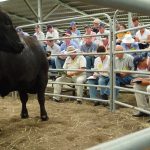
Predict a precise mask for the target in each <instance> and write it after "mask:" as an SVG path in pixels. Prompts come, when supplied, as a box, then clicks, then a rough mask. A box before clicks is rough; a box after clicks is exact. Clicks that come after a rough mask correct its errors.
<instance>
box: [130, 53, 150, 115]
mask: <svg viewBox="0 0 150 150" xmlns="http://www.w3.org/2000/svg"><path fill="white" fill-rule="evenodd" d="M149 62H150V61H149V58H148V57H146V56H143V55H141V56H137V57H135V58H134V65H135V69H136V70H138V71H149V66H150V63H149ZM132 83H133V84H134V86H133V87H134V89H135V90H140V91H145V92H148V93H150V77H148V76H145V77H144V76H142V77H137V78H135V79H133V80H132ZM148 97H149V102H148V101H147V98H146V95H144V94H140V93H136V92H135V98H136V103H137V106H138V107H139V108H142V109H145V110H148V111H150V105H149V103H150V96H148ZM133 116H134V117H143V116H149V115H148V114H146V113H143V112H140V111H139V112H138V113H136V114H133Z"/></svg>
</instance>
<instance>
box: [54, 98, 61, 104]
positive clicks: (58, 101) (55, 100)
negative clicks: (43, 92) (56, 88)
mask: <svg viewBox="0 0 150 150" xmlns="http://www.w3.org/2000/svg"><path fill="white" fill-rule="evenodd" d="M53 101H54V102H57V103H60V102H61V101H60V100H59V99H56V98H53Z"/></svg>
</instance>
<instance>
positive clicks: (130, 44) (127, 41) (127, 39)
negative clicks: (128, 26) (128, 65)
mask: <svg viewBox="0 0 150 150" xmlns="http://www.w3.org/2000/svg"><path fill="white" fill-rule="evenodd" d="M121 46H122V47H123V48H124V51H127V50H139V45H138V43H137V42H135V40H134V39H133V38H132V35H131V34H126V35H125V36H124V38H123V39H122V43H121ZM131 55H132V56H133V57H135V56H136V55H138V53H136V52H135V53H131Z"/></svg>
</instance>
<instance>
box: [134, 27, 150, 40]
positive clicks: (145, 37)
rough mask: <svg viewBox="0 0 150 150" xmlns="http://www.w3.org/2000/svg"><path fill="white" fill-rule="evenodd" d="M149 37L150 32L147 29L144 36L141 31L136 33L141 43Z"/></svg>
mask: <svg viewBox="0 0 150 150" xmlns="http://www.w3.org/2000/svg"><path fill="white" fill-rule="evenodd" d="M149 35H150V30H148V29H145V30H144V33H143V34H141V32H140V30H139V31H138V32H137V33H136V37H137V38H139V40H140V42H143V41H146V40H147V38H148V36H149Z"/></svg>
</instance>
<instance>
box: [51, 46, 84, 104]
mask: <svg viewBox="0 0 150 150" xmlns="http://www.w3.org/2000/svg"><path fill="white" fill-rule="evenodd" d="M76 52H77V49H75V47H74V46H68V47H67V54H71V55H70V56H68V57H67V58H66V60H65V63H64V66H63V68H64V69H79V70H80V71H66V75H62V76H61V77H59V78H57V79H56V82H67V83H69V82H74V83H78V84H83V83H84V82H85V81H86V73H85V71H84V70H85V68H86V59H85V57H84V56H82V55H76ZM61 89H62V85H61V84H54V94H60V93H61ZM76 89H77V96H78V97H82V96H83V86H76ZM53 100H54V101H56V102H60V97H59V96H54V97H53ZM77 103H80V104H81V103H82V101H81V99H77Z"/></svg>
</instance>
